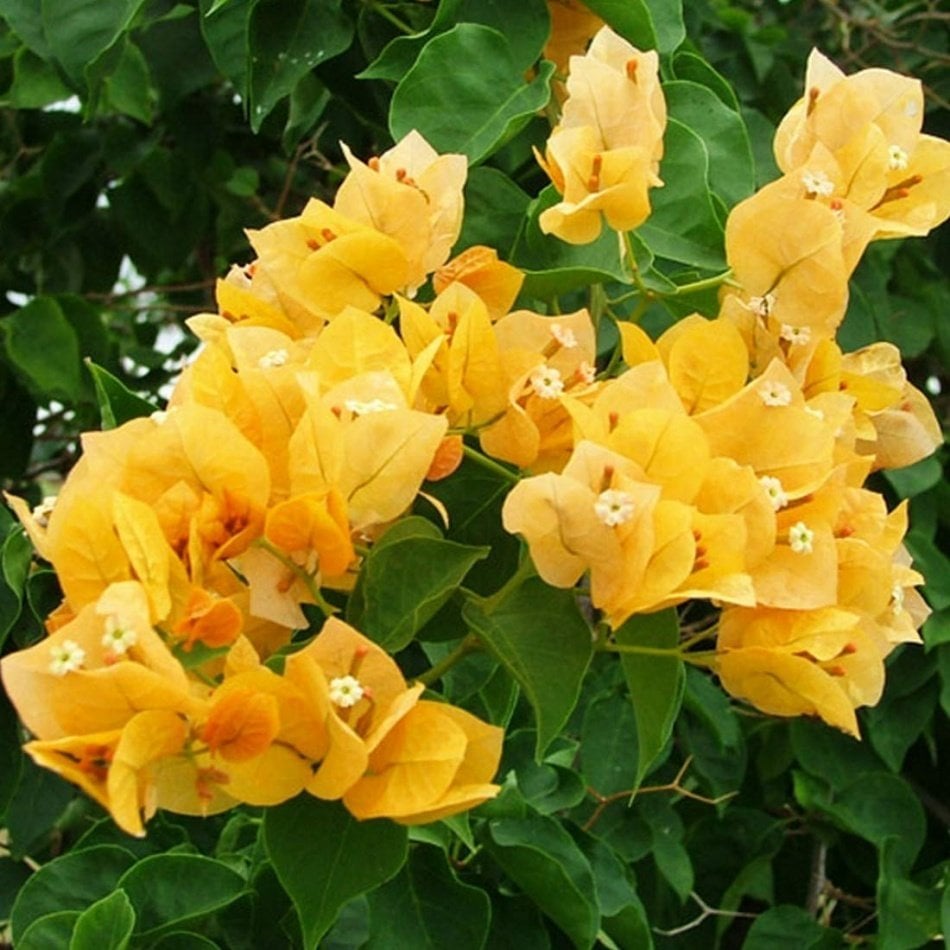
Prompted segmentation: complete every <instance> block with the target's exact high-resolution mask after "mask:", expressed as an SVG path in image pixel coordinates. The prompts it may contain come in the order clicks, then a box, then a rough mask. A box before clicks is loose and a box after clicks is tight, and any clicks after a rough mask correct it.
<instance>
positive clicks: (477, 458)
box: [462, 445, 521, 485]
mask: <svg viewBox="0 0 950 950" xmlns="http://www.w3.org/2000/svg"><path fill="white" fill-rule="evenodd" d="M462 451H463V452H464V453H465V455H466V457H468V458H470V459H471V460H472V461H473V462H475V464H476V465H481V467H482V468H484V469H487V470H488V471H489V472H494V473H495V474H496V475H501V477H502V478H504V479H505V481H508V482H511V484H512V485H517V484H518V482H520V481H521V478H520V476H519V475H518V473H517V472H513V471H512V470H511V469H510V468H505V466H504V465H499V464H498V462H496V461H495V460H494V459H490V458H489V457H488V456H487V455H482V453H481V452H479V451H478V449H473V448H472V447H471V446H470V445H465V446H462Z"/></svg>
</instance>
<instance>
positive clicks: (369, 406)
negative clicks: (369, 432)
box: [344, 399, 399, 416]
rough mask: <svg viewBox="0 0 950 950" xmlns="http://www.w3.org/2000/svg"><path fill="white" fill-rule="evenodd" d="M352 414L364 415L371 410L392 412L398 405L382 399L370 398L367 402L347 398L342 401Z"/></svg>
mask: <svg viewBox="0 0 950 950" xmlns="http://www.w3.org/2000/svg"><path fill="white" fill-rule="evenodd" d="M344 405H345V406H346V408H347V409H349V410H350V412H352V413H353V415H354V416H366V415H369V414H370V413H371V412H392V411H393V410H394V409H398V408H399V407H398V406H397V405H396V404H395V403H394V402H386V401H385V400H382V399H371V400H370V401H369V402H360V400H359V399H347V400H346V402H345V403H344Z"/></svg>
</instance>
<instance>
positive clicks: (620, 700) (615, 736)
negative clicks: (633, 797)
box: [581, 693, 638, 795]
mask: <svg viewBox="0 0 950 950" xmlns="http://www.w3.org/2000/svg"><path fill="white" fill-rule="evenodd" d="M637 762H638V754H637V719H636V716H635V715H634V712H633V709H632V708H631V706H630V703H629V701H628V700H627V699H626V698H625V697H624V696H622V695H620V694H619V693H610V694H608V695H604V696H599V697H598V698H597V699H595V700H594V701H593V702H592V703H591V704H590V705H589V706H588V707H587V710H586V712H585V713H584V723H583V726H582V727H581V768H582V770H583V774H584V778H585V780H586V781H587V783H588V785H590V786H591V787H592V788H595V789H597V791H598V792H600V794H601V795H613V794H615V793H616V792H621V791H623V790H624V789H632V788H634V786H635V785H636V781H637Z"/></svg>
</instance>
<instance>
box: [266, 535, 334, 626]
mask: <svg viewBox="0 0 950 950" xmlns="http://www.w3.org/2000/svg"><path fill="white" fill-rule="evenodd" d="M254 545H255V547H259V548H262V549H263V550H265V551H266V552H267V553H268V554H270V555H271V557H275V558H277V560H278V561H280V563H281V564H283V565H284V567H286V568H287V570H289V571H291V572H292V573H293V574H294V575H295V576H296V577H298V578H299V579H300V580H302V581H303V582H304V585H305V586H306V588H307V592H308V593H309V594H310V596H311V597H312V598H313V602H314V603H315V604H316V605H317V606H318V607H319V608H320V610H322V611H323V616H324V617H332V616H333V615H334V614H335V613H336V608H335V607H334V606H333V605H332V604H330V603H328V602H327V601H326V600H325V599H324V597H323V594H321V593H320V585H319V584H318V583H317V582H316V581H315V580H314V578H313V575H311V574H308V573H307V572H306V571H305V570H304V569H303V568H302V567H301V566H300V565H299V564H298V563H297V562H296V561H295V560H294V559H293V558H291V557H290V556H289V555H287V554H285V553H284V552H283V551H281V549H280V548H278V547H275V546H274V545H273V544H271V543H270V541H268V540H267V539H266V538H258V539H257V540H256V541H255V542H254Z"/></svg>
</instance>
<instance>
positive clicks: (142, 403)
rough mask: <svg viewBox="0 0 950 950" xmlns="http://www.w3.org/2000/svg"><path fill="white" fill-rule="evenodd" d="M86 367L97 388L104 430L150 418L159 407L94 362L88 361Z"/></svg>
mask: <svg viewBox="0 0 950 950" xmlns="http://www.w3.org/2000/svg"><path fill="white" fill-rule="evenodd" d="M86 367H87V369H88V370H89V374H90V375H91V376H92V382H93V385H94V386H95V387H96V399H97V401H98V403H99V414H100V416H101V417H102V428H103V429H114V428H115V427H116V426H120V425H122V423H123V422H128V421H129V420H130V419H137V418H139V417H140V416H150V415H151V414H152V413H153V412H155V410H156V409H157V406H153V405H152V403H150V402H149V401H148V400H147V399H143V398H142V397H141V396H139V395H137V394H136V393H134V392H132V390H131V389H129V388H128V387H127V386H126V385H125V383H123V382H122V381H121V380H119V379H116V378H115V376H113V375H112V373H110V372H109V371H108V370H107V369H103V368H102V367H101V366H97V365H96V364H95V363H93V362H92V360H86Z"/></svg>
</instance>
